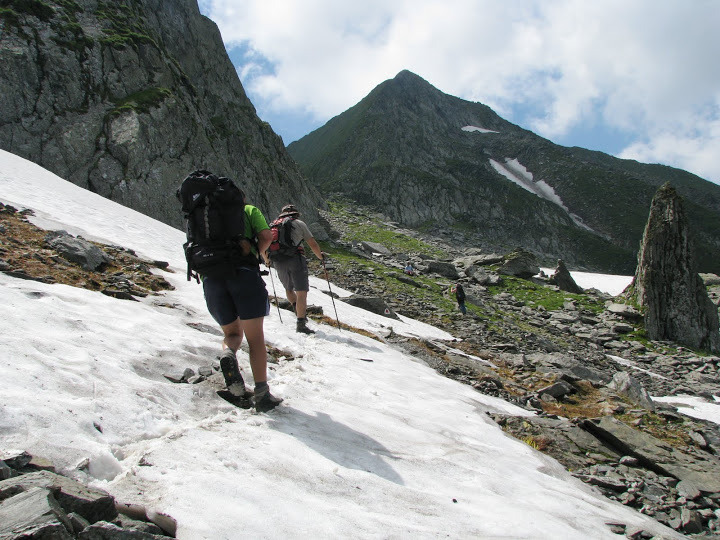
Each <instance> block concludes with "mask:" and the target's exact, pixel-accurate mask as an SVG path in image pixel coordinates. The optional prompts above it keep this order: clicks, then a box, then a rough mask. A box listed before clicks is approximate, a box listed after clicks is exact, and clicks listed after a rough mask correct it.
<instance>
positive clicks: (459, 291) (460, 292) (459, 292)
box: [450, 283, 467, 315]
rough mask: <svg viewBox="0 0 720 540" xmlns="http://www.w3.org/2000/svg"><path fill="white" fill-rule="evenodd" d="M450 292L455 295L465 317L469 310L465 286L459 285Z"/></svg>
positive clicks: (454, 286)
mask: <svg viewBox="0 0 720 540" xmlns="http://www.w3.org/2000/svg"><path fill="white" fill-rule="evenodd" d="M450 291H451V292H452V293H454V294H455V299H456V300H457V303H458V307H459V308H460V312H461V313H462V314H463V315H465V314H466V313H467V308H466V307H465V289H463V286H462V285H461V284H460V283H458V284H457V285H453V287H452V289H450Z"/></svg>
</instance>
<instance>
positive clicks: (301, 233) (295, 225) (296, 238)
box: [290, 219, 313, 246]
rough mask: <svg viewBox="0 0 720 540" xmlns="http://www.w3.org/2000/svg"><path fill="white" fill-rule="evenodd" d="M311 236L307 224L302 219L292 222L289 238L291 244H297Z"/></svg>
mask: <svg viewBox="0 0 720 540" xmlns="http://www.w3.org/2000/svg"><path fill="white" fill-rule="evenodd" d="M312 237H313V234H312V233H311V232H310V229H308V226H307V225H306V224H305V222H304V221H301V220H299V219H296V220H294V221H293V222H292V230H291V232H290V239H291V240H292V243H293V245H295V246H299V245H300V243H301V242H302V241H303V240H308V239H310V238H312Z"/></svg>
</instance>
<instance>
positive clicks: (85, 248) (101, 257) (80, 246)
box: [45, 231, 110, 271]
mask: <svg viewBox="0 0 720 540" xmlns="http://www.w3.org/2000/svg"><path fill="white" fill-rule="evenodd" d="M45 243H46V244H47V245H48V246H49V247H51V248H52V249H54V250H55V251H57V252H58V253H59V254H60V256H61V257H63V258H65V259H67V260H68V261H70V262H72V263H75V264H79V265H80V266H82V267H83V268H84V269H85V270H91V271H94V270H98V269H100V267H102V266H103V265H105V264H107V263H109V262H110V258H109V257H108V256H107V255H106V254H105V252H104V251H103V250H101V249H100V248H99V247H97V246H96V245H95V244H91V243H90V242H88V241H87V240H85V239H84V238H81V237H79V236H78V237H75V236H73V235H71V234H69V233H68V232H67V231H52V232H49V233H48V234H47V235H46V236H45Z"/></svg>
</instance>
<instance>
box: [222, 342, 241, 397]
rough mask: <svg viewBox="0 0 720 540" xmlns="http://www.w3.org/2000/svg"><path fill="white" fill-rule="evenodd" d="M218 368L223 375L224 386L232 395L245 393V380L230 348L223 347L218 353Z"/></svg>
mask: <svg viewBox="0 0 720 540" xmlns="http://www.w3.org/2000/svg"><path fill="white" fill-rule="evenodd" d="M220 370H221V371H222V374H223V377H225V386H227V389H228V391H229V392H230V393H231V394H232V395H233V396H242V395H245V381H244V380H243V378H242V375H241V374H240V368H239V367H238V363H237V358H236V357H235V352H234V351H233V350H232V349H225V350H224V351H223V353H222V354H221V355H220Z"/></svg>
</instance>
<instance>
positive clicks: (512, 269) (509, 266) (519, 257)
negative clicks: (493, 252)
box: [498, 249, 540, 279]
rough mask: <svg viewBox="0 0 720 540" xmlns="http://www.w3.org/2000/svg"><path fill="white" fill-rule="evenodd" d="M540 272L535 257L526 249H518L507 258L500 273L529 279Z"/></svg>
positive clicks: (499, 269)
mask: <svg viewBox="0 0 720 540" xmlns="http://www.w3.org/2000/svg"><path fill="white" fill-rule="evenodd" d="M539 272H540V266H538V262H537V258H536V257H535V255H533V254H532V253H530V252H529V251H526V250H524V249H516V250H515V251H513V252H512V253H509V254H508V255H507V256H506V257H505V262H504V263H503V264H502V266H500V268H498V273H500V274H505V275H507V276H516V277H519V278H524V279H529V278H531V277H533V276H534V275H537V274H538V273H539Z"/></svg>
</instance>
